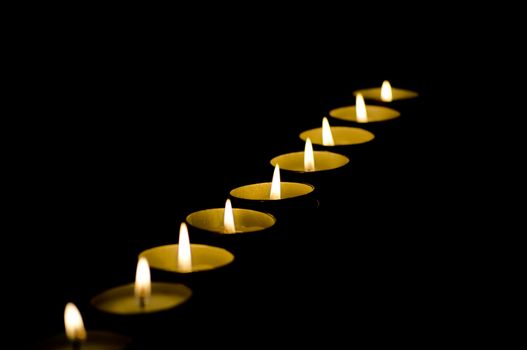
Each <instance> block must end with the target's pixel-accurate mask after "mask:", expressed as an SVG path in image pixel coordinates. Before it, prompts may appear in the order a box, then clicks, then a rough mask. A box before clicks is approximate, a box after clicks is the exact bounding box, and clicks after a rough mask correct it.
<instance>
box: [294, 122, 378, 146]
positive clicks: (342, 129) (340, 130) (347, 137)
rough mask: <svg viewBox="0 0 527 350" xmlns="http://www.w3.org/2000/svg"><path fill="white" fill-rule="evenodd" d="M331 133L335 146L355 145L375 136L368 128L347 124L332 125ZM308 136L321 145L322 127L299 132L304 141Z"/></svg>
mask: <svg viewBox="0 0 527 350" xmlns="http://www.w3.org/2000/svg"><path fill="white" fill-rule="evenodd" d="M331 134H332V135H333V141H334V142H335V146H345V145H357V144H361V143H365V142H368V141H371V140H373V139H374V137H375V136H374V135H373V134H372V133H371V132H369V131H368V130H364V129H361V128H351V127H347V126H332V127H331ZM308 137H309V138H310V139H311V142H312V143H314V144H316V145H323V143H322V128H316V129H311V130H306V131H304V132H302V133H301V134H300V138H301V139H302V140H304V141H305V140H306V139H307V138H308ZM329 147H331V146H329Z"/></svg>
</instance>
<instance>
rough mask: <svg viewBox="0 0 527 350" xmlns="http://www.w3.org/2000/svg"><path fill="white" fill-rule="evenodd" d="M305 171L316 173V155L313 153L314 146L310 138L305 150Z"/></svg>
mask: <svg viewBox="0 0 527 350" xmlns="http://www.w3.org/2000/svg"><path fill="white" fill-rule="evenodd" d="M304 171H315V155H314V153H313V144H312V143H311V139H310V138H309V137H308V138H307V140H306V147H305V149H304Z"/></svg>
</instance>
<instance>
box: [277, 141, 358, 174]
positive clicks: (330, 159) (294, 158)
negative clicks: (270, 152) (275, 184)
mask: <svg viewBox="0 0 527 350" xmlns="http://www.w3.org/2000/svg"><path fill="white" fill-rule="evenodd" d="M348 163H349V158H348V157H346V156H343V155H342V154H338V153H333V152H327V151H313V144H312V143H311V139H310V138H309V137H307V138H306V145H305V148H304V152H293V153H286V154H282V155H279V156H277V157H274V158H273V159H271V164H272V165H273V166H275V165H277V164H278V165H279V166H280V168H281V169H285V170H289V171H293V172H297V173H309V172H320V171H325V170H332V169H337V168H340V167H343V166H344V165H346V164H348Z"/></svg>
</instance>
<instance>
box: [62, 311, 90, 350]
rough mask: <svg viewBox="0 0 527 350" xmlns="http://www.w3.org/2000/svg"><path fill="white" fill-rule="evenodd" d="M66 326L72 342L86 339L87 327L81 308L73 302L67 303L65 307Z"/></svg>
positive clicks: (67, 334)
mask: <svg viewBox="0 0 527 350" xmlns="http://www.w3.org/2000/svg"><path fill="white" fill-rule="evenodd" d="M64 326H65V328H66V336H67V337H68V339H69V340H70V341H72V342H78V341H84V340H86V329H84V322H82V316H81V313H80V312H79V309H77V307H76V306H75V304H73V303H67V304H66V308H65V309H64Z"/></svg>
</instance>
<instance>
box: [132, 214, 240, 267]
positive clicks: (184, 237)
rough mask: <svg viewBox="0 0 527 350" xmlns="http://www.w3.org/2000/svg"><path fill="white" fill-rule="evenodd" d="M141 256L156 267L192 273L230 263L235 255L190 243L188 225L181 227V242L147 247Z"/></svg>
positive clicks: (183, 224)
mask: <svg viewBox="0 0 527 350" xmlns="http://www.w3.org/2000/svg"><path fill="white" fill-rule="evenodd" d="M139 257H140V258H141V257H144V258H146V259H148V261H149V263H150V266H151V267H152V268H155V269H159V270H164V271H169V272H176V273H191V272H198V271H206V270H213V269H217V268H219V267H222V266H225V265H228V264H230V263H231V262H232V261H233V260H234V255H233V254H232V253H230V252H229V251H228V250H225V249H223V248H218V247H213V246H209V245H203V244H190V239H189V235H188V228H187V225H186V224H185V223H184V222H183V223H181V225H180V228H179V243H178V244H170V245H163V246H159V247H155V248H151V249H147V250H145V251H143V252H141V253H140V254H139Z"/></svg>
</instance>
